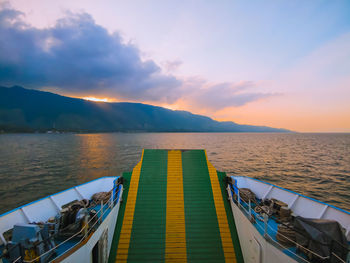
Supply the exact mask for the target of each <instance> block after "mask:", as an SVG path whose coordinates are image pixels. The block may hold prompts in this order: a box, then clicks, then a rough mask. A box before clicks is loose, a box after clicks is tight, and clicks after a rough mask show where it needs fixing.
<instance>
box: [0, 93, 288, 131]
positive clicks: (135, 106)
mask: <svg viewBox="0 0 350 263" xmlns="http://www.w3.org/2000/svg"><path fill="white" fill-rule="evenodd" d="M52 129H54V130H58V131H72V132H289V131H288V130H286V129H276V128H270V127H265V126H251V125H240V124H237V123H234V122H219V121H215V120H213V119H211V118H209V117H206V116H202V115H195V114H192V113H190V112H187V111H173V110H169V109H166V108H162V107H158V106H152V105H147V104H142V103H129V102H118V103H106V102H92V101H87V100H83V99H77V98H70V97H65V96H61V95H57V94H54V93H50V92H44V91H38V90H31V89H25V88H23V87H19V86H13V87H11V88H8V87H1V86H0V131H1V130H2V131H4V132H35V131H39V132H44V131H47V130H52Z"/></svg>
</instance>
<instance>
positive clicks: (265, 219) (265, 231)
mask: <svg viewBox="0 0 350 263" xmlns="http://www.w3.org/2000/svg"><path fill="white" fill-rule="evenodd" d="M263 217H264V226H265V228H264V237H265V238H267V236H268V235H267V222H268V220H269V217H268V215H267V214H266V213H263Z"/></svg>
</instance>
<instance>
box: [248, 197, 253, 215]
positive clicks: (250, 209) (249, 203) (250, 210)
mask: <svg viewBox="0 0 350 263" xmlns="http://www.w3.org/2000/svg"><path fill="white" fill-rule="evenodd" d="M248 205H249V220H251V219H252V208H251V202H250V198H249V201H248Z"/></svg>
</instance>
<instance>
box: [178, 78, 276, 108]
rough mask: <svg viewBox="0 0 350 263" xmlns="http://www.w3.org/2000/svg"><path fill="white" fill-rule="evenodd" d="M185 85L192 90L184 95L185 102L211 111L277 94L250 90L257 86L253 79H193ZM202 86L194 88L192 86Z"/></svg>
mask: <svg viewBox="0 0 350 263" xmlns="http://www.w3.org/2000/svg"><path fill="white" fill-rule="evenodd" d="M185 86H187V89H188V90H190V92H189V94H188V96H186V97H185V96H184V98H183V99H182V100H183V102H184V103H185V104H187V105H192V107H194V108H204V109H209V110H210V111H218V110H220V109H224V108H228V107H240V106H243V105H245V104H247V103H249V102H253V101H257V100H260V99H262V98H267V97H271V96H276V95H278V94H275V93H260V92H249V90H250V89H254V88H256V84H255V83H254V82H252V81H242V82H237V83H220V84H210V83H207V82H206V81H205V80H202V79H191V80H189V81H187V82H186V84H185ZM193 86H194V87H201V88H194V89H193V88H192V89H191V87H193Z"/></svg>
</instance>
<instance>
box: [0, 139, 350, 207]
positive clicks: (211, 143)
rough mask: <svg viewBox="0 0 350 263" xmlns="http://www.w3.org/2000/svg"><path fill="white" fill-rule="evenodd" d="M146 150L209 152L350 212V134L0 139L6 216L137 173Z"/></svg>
mask: <svg viewBox="0 0 350 263" xmlns="http://www.w3.org/2000/svg"><path fill="white" fill-rule="evenodd" d="M143 148H166V149H170V148H185V149H198V148H204V149H206V150H207V152H208V156H209V159H210V160H211V162H212V163H213V164H214V166H215V167H216V168H217V169H219V170H222V171H226V172H227V173H228V174H232V175H233V174H234V175H246V176H250V177H255V178H258V179H262V180H265V181H268V182H271V183H274V184H277V185H280V186H282V187H285V188H288V189H291V190H294V191H296V192H299V193H301V194H305V195H308V196H311V197H314V198H316V199H319V200H321V201H324V202H327V203H330V204H333V205H336V206H338V207H341V208H343V209H346V210H348V211H349V210H350V205H349V203H350V134H244V133H224V134H222V133H220V134H218V133H147V134H117V133H116V134H85V135H81V134H79V135H77V134H25V135H23V134H15V135H12V134H11V135H8V134H5V135H0V213H3V212H5V211H8V210H10V209H13V208H15V207H17V206H19V205H22V204H25V203H28V202H30V201H33V200H36V199H38V198H41V197H44V196H47V195H49V194H53V193H55V192H58V191H61V190H64V189H66V188H69V187H72V186H74V185H77V184H81V183H84V182H87V181H90V180H92V179H95V178H98V177H101V176H116V175H120V174H121V173H122V172H123V171H131V170H132V168H133V166H134V165H135V164H136V163H137V162H138V161H139V159H140V157H141V151H142V149H143Z"/></svg>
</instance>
